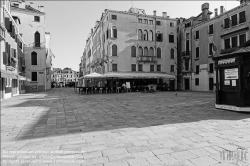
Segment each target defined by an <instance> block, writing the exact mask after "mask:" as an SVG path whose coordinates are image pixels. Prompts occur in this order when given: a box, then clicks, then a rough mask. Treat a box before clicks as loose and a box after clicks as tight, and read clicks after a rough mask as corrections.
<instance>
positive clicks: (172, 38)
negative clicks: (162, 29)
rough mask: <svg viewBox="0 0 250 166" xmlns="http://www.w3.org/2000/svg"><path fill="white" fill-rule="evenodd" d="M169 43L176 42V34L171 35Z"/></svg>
mask: <svg viewBox="0 0 250 166" xmlns="http://www.w3.org/2000/svg"><path fill="white" fill-rule="evenodd" d="M169 43H174V35H171V34H170V35H169Z"/></svg>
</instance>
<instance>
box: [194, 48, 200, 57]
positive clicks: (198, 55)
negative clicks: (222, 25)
mask: <svg viewBox="0 0 250 166" xmlns="http://www.w3.org/2000/svg"><path fill="white" fill-rule="evenodd" d="M195 57H196V58H199V57H200V47H196V49H195Z"/></svg>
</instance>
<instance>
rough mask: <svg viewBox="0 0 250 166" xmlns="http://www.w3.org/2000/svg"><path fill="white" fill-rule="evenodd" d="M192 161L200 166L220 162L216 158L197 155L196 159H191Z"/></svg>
mask: <svg viewBox="0 0 250 166" xmlns="http://www.w3.org/2000/svg"><path fill="white" fill-rule="evenodd" d="M190 161H191V162H192V163H194V164H195V165H199V166H207V165H213V164H217V163H218V162H217V161H216V160H214V159H213V158H211V157H208V156H205V157H197V158H194V159H190Z"/></svg>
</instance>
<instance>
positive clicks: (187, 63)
mask: <svg viewBox="0 0 250 166" xmlns="http://www.w3.org/2000/svg"><path fill="white" fill-rule="evenodd" d="M185 70H186V71H188V70H189V59H185Z"/></svg>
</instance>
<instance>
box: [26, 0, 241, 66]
mask: <svg viewBox="0 0 250 166" xmlns="http://www.w3.org/2000/svg"><path fill="white" fill-rule="evenodd" d="M33 2H34V5H36V6H37V5H41V6H44V8H45V13H46V31H47V32H50V34H51V48H52V52H53V53H54V55H55V59H53V62H52V63H53V67H54V68H57V67H59V68H65V67H70V68H72V69H73V70H76V71H78V70H79V63H80V57H81V56H82V53H83V50H84V46H85V42H86V39H87V35H88V34H89V33H90V29H91V28H93V27H94V24H95V21H96V20H100V18H101V14H102V12H103V11H104V10H105V9H113V10H119V11H127V10H129V8H131V7H132V6H133V7H136V8H139V9H144V10H145V12H146V14H148V15H153V10H156V11H157V15H158V16H161V15H162V12H167V15H168V16H170V18H177V17H184V18H189V17H191V16H197V15H198V14H200V12H201V5H202V4H203V3H205V2H208V3H209V4H210V7H209V10H210V11H212V12H214V9H215V8H218V11H219V8H220V6H224V7H225V9H226V10H230V9H232V8H234V7H236V6H238V5H239V4H240V2H239V1H236V0H231V1H131V0H130V1H58V0H57V1H33ZM26 3H29V1H26ZM212 17H213V15H212Z"/></svg>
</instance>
